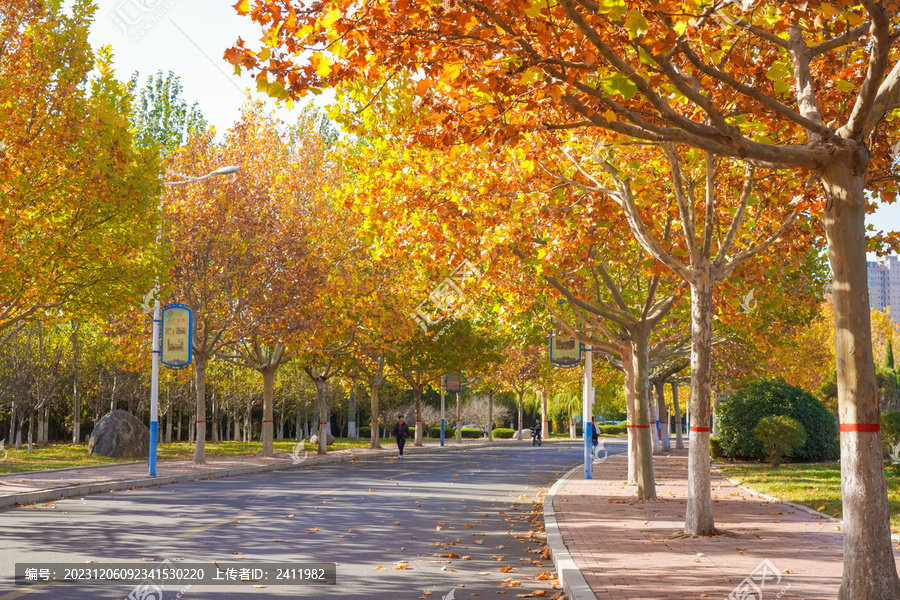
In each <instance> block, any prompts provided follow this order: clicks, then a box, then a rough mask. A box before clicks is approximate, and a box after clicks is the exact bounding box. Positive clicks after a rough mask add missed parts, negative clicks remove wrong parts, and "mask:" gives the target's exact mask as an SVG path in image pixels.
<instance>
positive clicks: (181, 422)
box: [178, 405, 184, 442]
mask: <svg viewBox="0 0 900 600" xmlns="http://www.w3.org/2000/svg"><path fill="white" fill-rule="evenodd" d="M183 428H184V414H183V413H182V411H181V405H179V406H178V441H179V442H180V441H181V430H182V429H183Z"/></svg>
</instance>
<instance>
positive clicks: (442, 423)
mask: <svg viewBox="0 0 900 600" xmlns="http://www.w3.org/2000/svg"><path fill="white" fill-rule="evenodd" d="M446 381H447V376H446V375H441V446H443V445H444V390H445V389H446V388H447V386H446Z"/></svg>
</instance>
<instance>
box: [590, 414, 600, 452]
mask: <svg viewBox="0 0 900 600" xmlns="http://www.w3.org/2000/svg"><path fill="white" fill-rule="evenodd" d="M599 439H600V430H599V429H597V423H595V422H594V421H591V446H593V447H594V448H596V447H597V441H598V440H599Z"/></svg>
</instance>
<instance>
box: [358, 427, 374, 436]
mask: <svg viewBox="0 0 900 600" xmlns="http://www.w3.org/2000/svg"><path fill="white" fill-rule="evenodd" d="M359 437H361V438H371V437H372V428H371V427H360V428H359Z"/></svg>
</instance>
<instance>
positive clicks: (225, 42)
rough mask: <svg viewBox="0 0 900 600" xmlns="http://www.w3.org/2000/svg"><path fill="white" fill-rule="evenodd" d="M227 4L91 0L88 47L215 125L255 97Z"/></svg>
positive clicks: (242, 26) (891, 218) (243, 27)
mask: <svg viewBox="0 0 900 600" xmlns="http://www.w3.org/2000/svg"><path fill="white" fill-rule="evenodd" d="M231 4H232V2H231V1H230V0H225V1H222V2H218V1H217V2H212V1H209V0H97V5H98V10H97V13H96V15H95V18H94V24H93V26H92V28H91V36H90V42H91V45H92V46H94V47H95V48H96V47H99V46H101V45H110V46H112V48H113V52H114V54H115V66H116V70H117V72H118V73H119V76H120V78H121V79H127V78H129V77H130V76H131V74H132V73H133V72H134V71H138V72H140V74H141V77H140V82H141V83H142V84H143V83H144V82H145V81H146V78H147V76H149V75H152V74H154V73H156V72H157V71H160V70H161V71H163V72H164V73H166V72H168V71H173V72H174V73H175V74H176V75H178V76H180V78H181V83H182V86H183V88H184V91H183V97H184V98H185V100H187V101H188V104H193V102H195V101H196V102H197V103H198V105H199V107H200V110H201V111H202V112H203V114H204V116H205V117H206V119H207V121H208V122H209V123H210V124H211V125H214V126H215V127H216V130H217V131H218V132H219V133H222V132H224V131H225V130H226V129H228V127H229V126H230V125H231V124H232V123H233V122H234V121H235V119H236V118H237V117H238V115H239V112H240V107H241V105H242V104H243V103H244V102H245V100H246V98H247V93H248V89H249V90H251V91H250V93H251V94H252V97H254V98H257V97H261V95H259V94H257V93H256V91H255V87H256V86H255V84H254V81H253V79H252V78H251V77H249V76H247V75H244V76H243V77H238V76H236V75H235V74H234V68H233V67H232V66H231V65H229V64H227V63H226V62H225V61H224V60H223V59H222V55H223V53H224V51H225V49H226V48H228V47H230V46H231V45H232V44H233V43H234V42H235V40H237V38H238V37H242V38H243V39H244V40H245V41H247V42H248V44H249V45H250V46H251V47H256V46H258V43H257V40H258V39H259V37H260V29H259V26H258V25H257V24H255V23H254V22H253V21H251V20H250V19H249V18H248V17H241V16H239V15H238V14H237V13H236V12H235V10H234V8H232V6H231ZM322 97H324V95H323V96H322ZM322 97H320V98H322ZM268 103H269V104H270V105H271V107H272V108H273V110H276V109H277V111H278V113H279V115H280V116H281V117H282V118H283V119H284V120H285V121H288V122H290V121H291V119H292V115H294V116H295V115H297V114H299V112H300V105H302V102H300V103H298V106H297V108H294V109H293V110H288V109H287V108H286V107H284V106H281V107H280V108H278V105H277V104H276V103H275V102H274V101H272V100H269V101H268ZM866 222H867V223H868V224H872V225H874V226H875V229H876V230H879V229H883V230H886V231H898V230H900V202H897V203H895V204H893V205H890V206H888V205H884V206H881V207H879V209H878V210H877V211H876V212H875V213H873V214H871V215H869V216H868V217H867V219H866Z"/></svg>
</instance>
